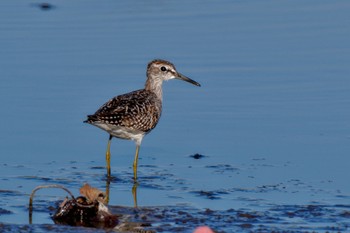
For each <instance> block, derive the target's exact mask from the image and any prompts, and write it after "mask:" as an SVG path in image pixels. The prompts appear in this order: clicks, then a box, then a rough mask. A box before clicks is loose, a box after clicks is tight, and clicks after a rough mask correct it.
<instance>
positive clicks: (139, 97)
mask: <svg viewBox="0 0 350 233" xmlns="http://www.w3.org/2000/svg"><path fill="white" fill-rule="evenodd" d="M161 113H162V101H161V100H160V99H159V98H158V97H157V95H156V94H155V93H153V92H151V91H147V90H144V89H142V90H138V91H133V92H130V93H127V94H124V95H120V96H116V97H114V98H113V99H111V100H109V101H108V102H107V103H105V104H104V105H103V106H102V107H101V108H100V109H98V110H97V111H96V112H95V114H94V115H89V116H88V119H87V120H86V122H87V123H90V124H94V123H96V122H101V123H105V124H110V125H112V126H113V125H114V126H121V127H125V128H129V129H132V130H138V131H142V132H144V133H148V132H150V131H151V130H152V129H154V127H156V125H157V123H158V120H159V118H160V115H161ZM112 135H113V134H112ZM113 136H116V137H118V136H117V135H113Z"/></svg>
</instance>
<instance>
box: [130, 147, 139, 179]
mask: <svg viewBox="0 0 350 233" xmlns="http://www.w3.org/2000/svg"><path fill="white" fill-rule="evenodd" d="M139 150H140V145H136V152H135V159H134V163H133V166H132V168H133V170H134V182H135V183H136V182H137V161H138V159H139Z"/></svg>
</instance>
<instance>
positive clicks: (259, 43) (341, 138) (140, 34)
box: [0, 0, 350, 232]
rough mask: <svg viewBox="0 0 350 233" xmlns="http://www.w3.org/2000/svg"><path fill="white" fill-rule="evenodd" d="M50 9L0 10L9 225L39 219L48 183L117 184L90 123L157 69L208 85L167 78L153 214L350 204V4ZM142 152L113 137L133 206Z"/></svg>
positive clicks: (122, 193) (141, 198)
mask: <svg viewBox="0 0 350 233" xmlns="http://www.w3.org/2000/svg"><path fill="white" fill-rule="evenodd" d="M47 2H48V3H49V4H50V5H51V6H52V7H51V8H50V9H46V10H45V9H42V8H41V7H40V3H41V2H38V1H32V2H28V1H25V0H16V1H10V0H5V1H1V3H0V31H1V33H0V51H1V52H0V74H1V77H0V106H1V110H0V113H1V123H0V124H1V126H0V145H1V146H0V158H1V161H0V189H1V190H2V192H0V197H1V198H0V203H1V208H2V209H6V210H9V211H11V212H12V214H0V223H8V224H26V223H27V221H28V219H27V213H26V205H27V201H28V195H29V194H30V192H31V190H32V189H33V188H34V187H36V186H38V185H42V184H47V183H62V184H64V185H65V186H67V187H69V188H70V189H72V190H74V191H75V192H76V193H78V191H77V190H78V189H79V187H80V186H81V185H82V184H83V183H84V182H89V183H90V184H91V185H93V186H95V187H98V188H100V189H104V188H105V170H104V166H105V158H104V156H105V155H104V153H105V149H106V145H107V139H108V134H107V133H105V132H103V131H102V130H99V129H97V128H95V127H92V126H90V125H87V124H84V123H83V121H84V120H85V119H86V115H88V114H91V113H94V111H96V110H97V108H98V107H99V106H100V105H102V104H103V103H104V102H106V101H107V100H108V99H110V98H111V97H113V96H115V95H118V94H122V93H126V92H129V91H132V90H136V89H140V88H143V85H144V82H145V71H146V65H147V63H148V62H149V61H151V60H152V59H155V58H162V59H166V60H169V61H171V62H173V63H174V64H175V65H176V67H177V69H178V71H179V72H181V73H183V74H185V75H186V76H188V77H190V78H192V79H194V80H196V81H198V82H199V83H201V84H202V87H200V88H198V87H195V86H192V85H189V84H188V83H185V82H181V81H177V80H176V81H169V82H166V83H164V85H163V87H164V96H163V97H164V99H163V114H162V119H161V120H160V122H159V124H158V126H157V128H156V129H155V130H154V131H152V132H151V134H149V135H148V136H146V137H145V138H144V140H143V144H142V146H141V151H140V161H139V166H140V167H139V175H140V186H139V188H138V205H140V206H167V205H178V204H186V205H190V206H192V207H195V208H198V209H206V208H210V209H214V210H227V209H230V208H233V209H240V208H242V209H248V210H259V211H266V210H267V208H270V207H271V206H279V205H283V206H285V205H309V204H315V205H328V206H335V205H348V204H349V200H350V187H349V185H348V170H349V169H348V167H349V163H350V157H349V152H350V121H349V119H350V66H349V64H350V44H349V41H350V27H349V25H350V14H349V12H350V2H348V1H340V0H339V1H314V0H312V1H294V0H293V1H277V0H269V1H220V2H216V1H190V2H189V1H156V0H155V1H126V2H119V1H103V2H101V1H90V0H88V1H68V0H63V1H47ZM134 150H135V146H134V143H133V142H130V141H122V140H116V139H115V140H113V142H112V148H111V151H112V173H113V174H114V175H115V176H116V177H117V179H116V181H115V182H113V183H112V184H111V190H110V193H111V199H110V204H111V205H124V206H133V198H132V195H131V191H130V190H131V187H132V179H131V177H132V169H131V164H132V161H133V155H134ZM196 153H199V154H202V155H204V156H205V157H204V158H202V159H198V160H195V159H193V158H192V157H190V155H194V154H196ZM201 191H205V192H207V194H208V195H204V196H203V195H201V194H203V192H201ZM41 195H42V196H41V199H42V200H50V201H54V200H61V199H62V197H63V196H64V194H62V193H61V192H58V191H57V190H53V191H48V190H47V191H42V194H41ZM45 195H48V196H45ZM35 216H36V218H35V219H34V222H36V223H49V224H53V223H52V221H51V220H50V219H49V215H48V213H47V212H45V211H43V212H40V213H38V214H36V215H35ZM332 221H333V220H332ZM341 221H346V222H347V223H349V220H347V219H345V220H344V219H342V220H341ZM305 224H306V225H308V224H310V225H311V226H316V229H317V227H319V226H321V225H323V224H326V225H327V224H328V223H327V222H326V223H322V222H319V223H314V222H313V223H312V224H311V223H310V222H307V221H306V223H305ZM329 224H330V223H329ZM296 225H297V224H296ZM279 227H280V229H281V230H283V229H284V228H283V224H280V226H279ZM297 229H298V227H297ZM341 229H342V230H349V228H347V227H342V228H341ZM218 230H219V229H218ZM226 230H228V231H229V229H226ZM189 232H190V231H189Z"/></svg>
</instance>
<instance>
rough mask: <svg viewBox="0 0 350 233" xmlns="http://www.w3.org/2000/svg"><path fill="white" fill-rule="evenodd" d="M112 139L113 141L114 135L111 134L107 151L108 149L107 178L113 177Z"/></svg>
mask: <svg viewBox="0 0 350 233" xmlns="http://www.w3.org/2000/svg"><path fill="white" fill-rule="evenodd" d="M111 141H112V135H109V140H108V144H107V151H106V162H107V179H109V178H111Z"/></svg>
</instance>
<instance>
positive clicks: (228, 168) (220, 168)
mask: <svg viewBox="0 0 350 233" xmlns="http://www.w3.org/2000/svg"><path fill="white" fill-rule="evenodd" d="M205 167H206V168H209V169H213V170H214V173H218V174H222V173H225V172H237V171H239V169H238V168H236V167H233V166H232V165H230V164H217V165H207V166H205Z"/></svg>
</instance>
